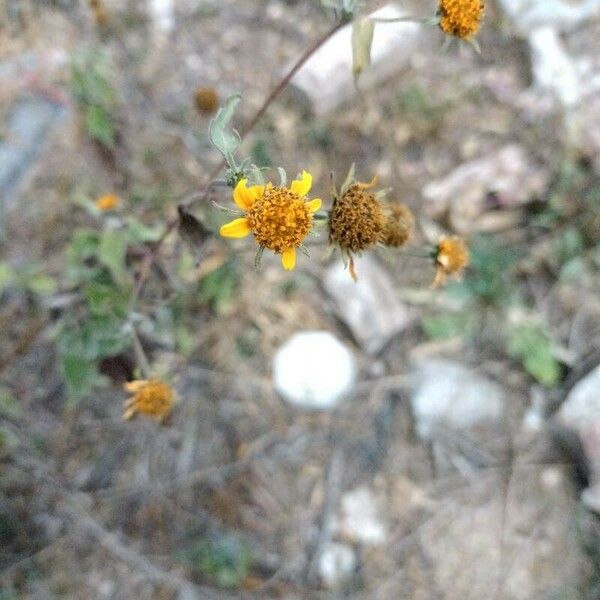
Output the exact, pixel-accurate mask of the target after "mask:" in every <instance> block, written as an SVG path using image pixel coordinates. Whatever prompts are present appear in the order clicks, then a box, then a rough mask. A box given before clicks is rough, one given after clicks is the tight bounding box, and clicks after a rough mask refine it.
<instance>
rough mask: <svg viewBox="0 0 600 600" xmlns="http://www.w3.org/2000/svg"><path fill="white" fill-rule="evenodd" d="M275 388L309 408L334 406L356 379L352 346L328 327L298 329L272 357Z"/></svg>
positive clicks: (300, 405) (302, 406) (286, 398)
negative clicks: (322, 329)
mask: <svg viewBox="0 0 600 600" xmlns="http://www.w3.org/2000/svg"><path fill="white" fill-rule="evenodd" d="M273 379H274V384H275V389H276V390H277V392H278V393H279V394H280V395H281V396H282V398H283V399H284V400H286V401H287V402H289V403H290V404H293V405H295V406H298V407H301V408H307V409H321V410H325V409H331V408H334V407H335V406H336V405H337V404H338V403H339V402H340V401H341V400H342V399H343V398H344V396H346V395H347V394H348V392H350V390H351V389H352V387H353V385H354V383H355V381H356V366H355V360H354V357H353V355H352V353H351V352H350V350H349V349H348V348H347V347H346V346H345V345H344V344H342V342H340V341H339V340H338V339H337V338H336V337H335V336H334V335H333V334H331V333H329V332H328V331H305V332H301V333H296V334H295V335H294V336H293V337H292V338H291V339H290V340H288V341H287V342H286V343H285V344H283V346H281V348H279V350H277V352H276V353H275V356H274V357H273Z"/></svg>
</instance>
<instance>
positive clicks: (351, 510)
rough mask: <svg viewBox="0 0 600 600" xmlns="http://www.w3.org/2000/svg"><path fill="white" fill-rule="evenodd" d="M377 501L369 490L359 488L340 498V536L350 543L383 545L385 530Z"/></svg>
mask: <svg viewBox="0 0 600 600" xmlns="http://www.w3.org/2000/svg"><path fill="white" fill-rule="evenodd" d="M378 513H379V511H378V506H377V500H376V498H375V496H374V495H373V493H372V492H371V490H369V489H368V488H366V487H359V488H357V489H355V490H352V491H351V492H348V493H347V494H346V495H345V496H344V497H343V498H342V510H341V518H340V523H339V527H340V534H341V535H342V536H343V537H345V538H346V539H348V540H350V541H352V542H359V543H362V544H366V545H370V546H375V545H378V544H383V543H384V542H385V538H386V530H385V527H384V525H383V523H382V522H381V520H380V517H379V514H378Z"/></svg>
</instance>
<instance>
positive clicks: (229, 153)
mask: <svg viewBox="0 0 600 600" xmlns="http://www.w3.org/2000/svg"><path fill="white" fill-rule="evenodd" d="M241 99H242V96H241V95H240V94H233V95H232V96H229V97H228V98H227V100H225V104H224V105H223V107H222V108H220V109H219V112H218V113H217V115H216V117H215V118H214V119H213V120H212V121H211V122H210V127H209V131H208V135H209V137H210V141H211V142H212V143H213V145H214V146H215V148H217V150H219V152H220V153H221V154H222V155H223V157H224V158H225V160H226V161H227V164H228V165H229V166H230V167H232V168H235V161H234V158H233V155H234V154H235V151H236V150H237V149H238V146H239V145H240V135H239V134H238V132H237V131H235V130H234V129H231V128H230V127H229V124H230V122H231V119H232V118H233V115H234V113H235V110H236V108H237V105H238V104H239V103H240V100H241Z"/></svg>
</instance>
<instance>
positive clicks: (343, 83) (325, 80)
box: [292, 5, 424, 114]
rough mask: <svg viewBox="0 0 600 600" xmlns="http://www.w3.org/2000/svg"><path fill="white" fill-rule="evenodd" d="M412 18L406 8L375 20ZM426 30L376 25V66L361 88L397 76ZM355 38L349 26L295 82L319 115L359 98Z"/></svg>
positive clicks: (317, 54) (391, 9)
mask: <svg viewBox="0 0 600 600" xmlns="http://www.w3.org/2000/svg"><path fill="white" fill-rule="evenodd" d="M408 14H409V12H407V10H406V8H404V9H403V8H400V7H399V6H396V5H388V6H385V7H384V8H382V9H380V10H378V11H376V12H375V13H374V14H373V16H375V17H378V18H397V17H402V16H407V15H408ZM410 14H413V13H410ZM423 29H424V28H423V27H422V26H421V25H418V24H416V23H385V24H384V23H381V24H378V25H376V26H375V34H374V37H373V46H372V49H371V60H372V64H371V67H370V68H369V69H366V70H365V71H364V72H363V73H362V74H361V87H370V86H372V85H374V84H375V83H376V82H377V81H381V80H383V79H385V78H387V77H389V76H390V75H392V74H394V73H397V72H398V71H399V70H400V69H401V68H402V66H403V64H406V63H407V62H408V61H409V60H410V58H411V53H412V51H413V50H414V48H415V47H416V45H417V42H418V40H419V38H420V37H421V36H422V34H423ZM351 37H352V25H346V26H345V27H343V28H342V29H341V30H340V31H338V32H337V33H336V34H335V35H333V36H332V37H331V39H329V40H328V41H327V42H326V43H325V44H323V46H321V48H319V50H318V51H317V52H315V54H314V55H313V56H312V57H311V58H310V59H309V60H308V61H307V62H306V64H305V65H304V66H303V67H302V68H301V69H300V70H299V71H298V73H296V75H295V76H294V78H293V79H292V83H293V84H294V85H296V86H297V87H299V88H300V89H302V90H303V91H304V92H305V93H306V95H307V96H308V97H309V99H310V100H311V102H312V104H313V108H314V110H315V112H316V113H318V114H323V113H327V112H329V111H331V110H332V109H334V108H335V107H336V106H338V105H339V104H341V103H342V102H344V101H346V100H348V98H351V97H353V96H354V95H355V94H356V87H355V85H354V77H353V75H352V46H351Z"/></svg>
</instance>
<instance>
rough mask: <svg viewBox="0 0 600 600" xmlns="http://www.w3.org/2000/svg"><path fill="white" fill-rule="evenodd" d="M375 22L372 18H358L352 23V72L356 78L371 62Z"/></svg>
mask: <svg viewBox="0 0 600 600" xmlns="http://www.w3.org/2000/svg"><path fill="white" fill-rule="evenodd" d="M374 30H375V23H374V22H373V21H371V19H356V20H355V21H354V23H353V24H352V72H353V74H354V78H355V79H358V77H359V75H360V74H361V73H362V72H363V70H364V69H366V68H367V67H368V66H369V65H370V64H371V46H372V45H373V32H374Z"/></svg>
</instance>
